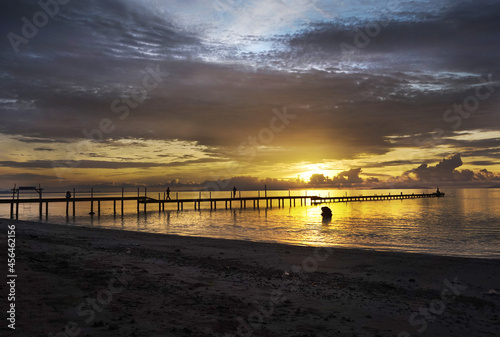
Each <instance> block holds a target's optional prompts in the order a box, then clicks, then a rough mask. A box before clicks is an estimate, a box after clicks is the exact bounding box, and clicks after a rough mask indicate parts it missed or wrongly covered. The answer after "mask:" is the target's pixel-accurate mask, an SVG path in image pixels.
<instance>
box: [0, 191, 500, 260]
mask: <svg viewBox="0 0 500 337" xmlns="http://www.w3.org/2000/svg"><path fill="white" fill-rule="evenodd" d="M424 192H425V191H424ZM428 192H432V191H428ZM445 192H446V197H444V198H429V199H414V200H392V201H375V202H352V203H335V204H328V205H327V206H328V207H330V208H331V209H332V212H333V217H332V221H331V223H323V222H322V218H321V206H324V205H317V206H310V205H307V206H300V201H298V202H297V207H293V204H292V207H290V205H289V202H286V204H285V207H284V208H278V207H277V203H276V202H275V204H274V207H273V208H272V209H266V208H265V202H261V204H260V209H253V204H252V202H250V203H247V208H246V209H240V205H239V202H237V203H233V209H231V210H226V209H224V203H223V202H220V203H219V204H218V206H217V207H218V209H217V210H214V211H211V210H210V204H209V203H207V204H205V205H203V204H202V209H201V210H194V207H193V205H192V204H186V205H185V206H184V211H181V212H178V211H177V206H176V205H175V204H170V205H167V206H166V211H165V212H162V213H159V212H158V206H157V205H149V206H148V212H147V213H146V214H145V213H144V212H143V211H142V210H143V208H142V205H141V213H140V214H139V215H137V214H136V209H137V205H136V203H135V202H126V203H125V213H126V215H125V216H123V217H122V216H121V215H118V216H116V217H114V216H113V203H112V202H103V203H102V209H101V212H102V216H101V217H100V218H97V217H96V216H94V218H93V219H91V218H90V216H89V215H88V214H87V213H88V211H89V209H90V203H86V204H83V203H80V204H78V205H77V217H76V218H75V219H73V218H72V217H70V218H69V219H66V217H65V216H62V215H64V214H65V206H64V204H50V209H49V217H48V219H47V220H45V216H44V217H43V221H47V222H51V223H61V224H68V225H84V226H89V227H106V228H115V229H124V230H131V231H142V232H153V233H164V234H176V235H188V236H203V237H213V238H224V239H238V240H250V241H263V242H279V243H286V244H293V245H308V246H340V247H355V248H364V249H376V250H393V251H404V252H422V253H432V254H438V255H453V256H476V257H495V258H499V257H500V206H499V205H500V203H499V201H500V190H498V189H456V190H451V189H450V190H447V191H445ZM228 193H229V192H218V193H215V192H214V193H212V197H214V198H215V197H228ZM242 193H243V196H244V197H250V196H257V194H258V192H252V191H244V192H242ZM268 193H269V195H273V196H277V195H282V196H288V193H289V192H288V191H272V192H268ZM291 193H292V195H305V194H306V193H307V195H320V196H324V197H326V196H328V195H331V196H341V195H344V194H346V193H347V195H360V194H362V195H374V194H378V195H380V194H388V193H393V194H399V193H400V191H395V190H394V191H389V190H385V191H382V190H370V191H338V190H316V191H311V190H309V191H307V192H306V191H292V192H291ZM404 193H422V191H421V190H415V191H411V190H410V191H408V190H407V191H405V192H404ZM115 195H116V194H115ZM130 195H136V194H133V193H131V194H130ZM148 195H149V196H151V197H157V195H158V194H157V193H154V192H153V193H150V194H148ZM261 195H263V192H261ZM80 196H83V195H80ZM101 196H102V195H101ZM198 196H199V193H198V192H190V193H181V195H180V198H197V197H198ZM174 197H175V193H174ZM203 197H208V194H207V193H206V192H205V193H204V194H203ZM1 206H2V207H1V208H0V216H2V217H8V216H9V213H8V212H9V209H8V207H9V206H8V205H1ZM94 207H95V206H94ZM207 207H208V208H207ZM117 209H118V212H120V206H119V203H118V206H117ZM37 212H38V205H37V204H33V205H31V206H20V219H23V220H35V221H37V220H38V213H37Z"/></svg>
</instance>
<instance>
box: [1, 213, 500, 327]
mask: <svg viewBox="0 0 500 337" xmlns="http://www.w3.org/2000/svg"><path fill="white" fill-rule="evenodd" d="M0 223H1V224H0V228H1V235H0V236H1V242H2V250H3V252H4V253H2V256H3V257H2V259H3V260H4V261H6V259H7V257H6V255H7V231H8V226H12V225H15V235H16V241H15V243H16V247H15V253H16V261H15V272H16V274H17V278H16V280H15V289H14V290H15V310H16V313H15V328H16V329H15V330H11V329H9V328H8V324H11V323H10V322H9V321H8V320H5V319H4V320H3V322H2V326H1V328H0V331H2V335H6V336H23V337H24V336H26V337H27V336H37V337H38V336H58V337H64V336H95V337H97V336H221V337H222V336H226V337H229V336H247V337H248V336H315V337H316V336H317V337H327V336H399V337H403V336H467V337H470V336H498V331H500V317H499V315H500V310H499V307H500V295H499V294H497V292H499V293H500V260H486V259H466V258H453V257H437V256H429V255H418V254H400V253H385V252H374V251H363V250H353V249H325V248H322V249H318V248H311V247H294V246H286V245H278V244H266V243H253V242H242V241H232V240H218V239H206V238H191V237H180V236H169V235H158V234H147V233H135V232H125V231H116V230H106V229H97V228H85V227H69V226H60V225H47V224H39V223H30V222H21V221H11V220H3V219H0ZM11 228H12V227H11ZM6 267H7V266H6V264H5V263H4V262H3V263H2V275H4V277H5V278H6V276H7V275H8V274H9V273H8V270H7V269H6ZM7 281H9V279H7ZM0 291H1V299H2V301H1V310H2V311H3V312H4V315H6V314H5V312H6V311H7V310H9V305H10V303H13V302H9V301H7V298H8V297H7V295H8V292H9V291H10V285H8V284H7V283H6V282H2V283H1V284H0ZM8 315H9V314H7V317H8Z"/></svg>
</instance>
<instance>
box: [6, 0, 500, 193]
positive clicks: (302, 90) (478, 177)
mask: <svg viewBox="0 0 500 337" xmlns="http://www.w3.org/2000/svg"><path fill="white" fill-rule="evenodd" d="M0 29H1V35H2V40H1V43H0V88H1V90H0V145H1V152H0V188H3V189H8V188H12V186H13V185H14V184H18V185H34V184H41V185H44V186H74V185H83V184H87V185H88V184H105V183H109V184H116V185H120V184H163V183H167V182H171V181H181V182H194V183H198V184H203V182H206V181H215V180H227V179H230V178H233V177H240V178H241V177H252V179H257V180H259V179H265V178H273V179H289V180H303V181H305V182H307V181H309V179H310V177H311V176H312V175H313V174H315V175H316V176H315V177H316V178H318V177H321V175H323V177H325V179H324V180H322V178H321V179H320V180H321V183H326V184H329V185H331V186H335V187H346V186H347V187H349V186H354V185H356V186H361V185H362V186H376V185H377V186H380V185H383V184H392V185H391V186H393V185H394V184H408V185H412V184H413V185H414V184H415V183H426V182H433V183H434V182H445V183H446V182H448V183H450V184H458V183H467V184H490V185H492V184H493V183H499V182H500V181H499V180H500V109H499V108H500V94H499V91H500V1H492V0H474V1H465V0H455V1H449V0H433V1H430V0H429V1H427V0H413V1H405V0H402V1H394V0H390V1H375V0H351V1H335V0H329V1H323V0H281V1H278V0H276V1H275V0H248V1H242V0H169V1H160V0H140V1H139V0H113V1H97V0H78V1H75V0H73V1H69V0H42V1H32V0H15V1H13V0H8V1H2V3H1V4H0ZM318 175H319V176H318Z"/></svg>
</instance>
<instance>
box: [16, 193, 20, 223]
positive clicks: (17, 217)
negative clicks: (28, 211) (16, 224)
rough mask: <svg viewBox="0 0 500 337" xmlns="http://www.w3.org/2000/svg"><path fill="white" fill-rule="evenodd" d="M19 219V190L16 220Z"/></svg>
mask: <svg viewBox="0 0 500 337" xmlns="http://www.w3.org/2000/svg"><path fill="white" fill-rule="evenodd" d="M17 219H19V190H17V202H16V220H17Z"/></svg>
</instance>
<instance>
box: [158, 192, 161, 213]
mask: <svg viewBox="0 0 500 337" xmlns="http://www.w3.org/2000/svg"><path fill="white" fill-rule="evenodd" d="M160 197H161V194H160V193H158V212H160V213H161V200H160Z"/></svg>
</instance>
